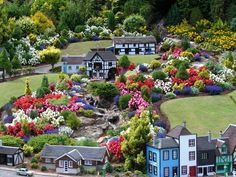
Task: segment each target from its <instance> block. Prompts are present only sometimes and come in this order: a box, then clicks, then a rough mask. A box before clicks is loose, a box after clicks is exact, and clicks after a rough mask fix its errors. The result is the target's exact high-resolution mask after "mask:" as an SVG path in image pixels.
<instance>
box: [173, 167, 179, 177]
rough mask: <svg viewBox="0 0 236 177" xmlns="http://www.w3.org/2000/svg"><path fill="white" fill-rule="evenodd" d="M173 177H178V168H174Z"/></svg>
mask: <svg viewBox="0 0 236 177" xmlns="http://www.w3.org/2000/svg"><path fill="white" fill-rule="evenodd" d="M172 176H173V177H174V176H178V167H173V174H172Z"/></svg>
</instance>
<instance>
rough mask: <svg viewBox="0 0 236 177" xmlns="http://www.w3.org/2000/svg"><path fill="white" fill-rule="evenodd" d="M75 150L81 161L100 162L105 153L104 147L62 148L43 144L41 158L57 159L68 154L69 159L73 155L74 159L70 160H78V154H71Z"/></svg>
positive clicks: (61, 146)
mask: <svg viewBox="0 0 236 177" xmlns="http://www.w3.org/2000/svg"><path fill="white" fill-rule="evenodd" d="M75 149H76V150H77V151H78V152H79V154H80V155H81V157H82V159H83V160H96V161H102V160H103V158H104V156H105V154H106V152H107V148H106V147H87V146H63V145H49V144H45V146H44V148H43V151H42V155H41V156H42V157H47V158H58V157H60V156H62V155H64V154H68V155H69V156H71V157H72V156H73V155H75V157H72V158H74V159H77V158H79V157H78V153H75V152H72V151H73V150H75Z"/></svg>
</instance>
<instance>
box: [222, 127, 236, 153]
mask: <svg viewBox="0 0 236 177" xmlns="http://www.w3.org/2000/svg"><path fill="white" fill-rule="evenodd" d="M222 137H224V138H229V139H230V141H229V152H230V153H231V154H232V153H233V152H234V149H235V147H236V125H233V124H230V125H229V126H228V127H227V128H226V130H225V131H224V132H223V133H222Z"/></svg>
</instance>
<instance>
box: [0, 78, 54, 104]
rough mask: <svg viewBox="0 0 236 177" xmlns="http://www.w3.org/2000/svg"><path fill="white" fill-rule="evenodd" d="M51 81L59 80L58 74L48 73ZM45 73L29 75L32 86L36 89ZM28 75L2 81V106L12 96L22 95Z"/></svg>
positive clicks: (0, 89)
mask: <svg viewBox="0 0 236 177" xmlns="http://www.w3.org/2000/svg"><path fill="white" fill-rule="evenodd" d="M46 75H47V77H48V79H49V82H56V81H57V77H58V76H57V74H46ZM42 77H43V75H34V76H28V78H29V81H30V88H31V90H32V91H35V90H36V89H37V88H38V87H39V86H40V85H41V80H42ZM26 78H27V77H22V78H19V79H16V80H14V81H8V82H3V83H0V95H1V97H0V106H3V105H4V104H5V103H7V102H8V101H9V100H10V98H11V97H12V96H16V97H18V96H20V95H23V94H24V92H25V80H26Z"/></svg>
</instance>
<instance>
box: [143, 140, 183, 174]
mask: <svg viewBox="0 0 236 177" xmlns="http://www.w3.org/2000/svg"><path fill="white" fill-rule="evenodd" d="M154 139H155V138H154ZM146 157H147V162H146V163H147V175H148V176H150V177H155V176H157V177H177V176H179V169H178V168H179V145H178V143H177V142H176V141H175V140H174V139H173V138H158V139H157V140H153V142H152V143H148V144H147V148H146Z"/></svg>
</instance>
